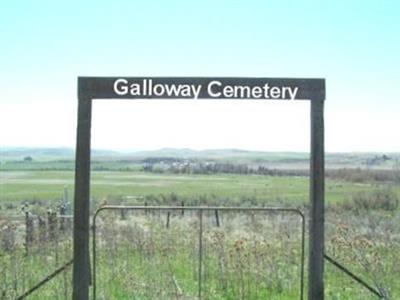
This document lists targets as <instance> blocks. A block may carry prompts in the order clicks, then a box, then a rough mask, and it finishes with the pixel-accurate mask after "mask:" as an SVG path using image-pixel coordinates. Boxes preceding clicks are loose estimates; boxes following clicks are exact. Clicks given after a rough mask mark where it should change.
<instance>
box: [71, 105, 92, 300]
mask: <svg viewBox="0 0 400 300" xmlns="http://www.w3.org/2000/svg"><path fill="white" fill-rule="evenodd" d="M91 114H92V100H91V99H85V98H79V104H78V128H77V143H76V162H75V197H74V268H73V300H87V299H88V298H89V284H90V261H89V205H90V204H89V197H90V129H91Z"/></svg>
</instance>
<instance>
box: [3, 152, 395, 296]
mask: <svg viewBox="0 0 400 300" xmlns="http://www.w3.org/2000/svg"><path fill="white" fill-rule="evenodd" d="M234 154H235V153H234ZM208 155H215V156H216V154H215V153H213V152H211V153H208ZM236 155H239V154H237V153H236ZM239 156H240V159H241V161H246V158H245V156H244V154H243V153H240V155H239ZM256 156H257V155H256ZM282 156H283V158H282ZM292 156H293V155H292ZM296 157H297V158H296ZM254 159H257V157H255V158H254V157H253V158H252V159H251V161H252V162H254ZM282 159H283V160H282ZM291 159H295V160H297V159H299V160H301V161H302V160H304V155H300V154H296V155H295V156H294V157H292V158H291ZM273 160H276V161H277V163H279V164H283V163H284V161H285V163H288V164H290V159H289V160H288V159H287V157H285V156H284V155H283V154H282V155H281V156H280V155H275V156H273V157H271V159H270V161H273ZM339 160H342V161H346V157H345V158H343V157H342V156H339V158H338V160H336V163H338V161H339ZM356 160H357V161H359V162H360V161H362V158H357V159H356ZM246 162H248V160H247V161H246ZM351 162H352V163H354V159H353V160H351ZM297 163H298V161H297V162H296V164H297ZM123 165H124V163H123V162H122V161H117V162H116V161H107V160H102V161H99V162H97V163H95V164H93V167H94V168H93V170H92V172H91V198H92V205H91V206H92V211H93V210H94V209H95V208H97V207H99V206H101V205H103V204H105V203H107V204H120V203H123V204H144V202H147V203H148V204H149V205H152V204H165V205H170V204H178V205H179V204H180V203H181V202H184V203H185V205H222V206H224V205H229V206H236V205H237V206H262V205H266V206H291V207H299V208H300V209H301V210H302V211H304V212H305V213H306V215H307V211H308V201H309V199H308V198H309V178H308V177H306V176H269V175H268V176H267V175H255V174H252V175H245V174H224V173H217V174H198V175H194V174H172V173H168V172H166V173H152V172H144V171H141V168H140V165H138V163H137V162H131V163H130V164H127V165H125V166H128V167H126V168H124V167H122V166H123ZM386 167H387V166H386ZM347 175H348V173H347ZM350 175H351V174H350ZM356 175H357V178H356V180H348V178H351V176H350V177H346V179H347V180H345V179H344V178H343V179H340V177H338V176H336V179H330V178H328V179H327V180H326V199H325V200H326V204H327V213H326V251H327V253H328V254H329V255H330V256H333V257H334V258H335V259H337V260H339V261H340V262H341V263H342V264H344V265H345V266H346V267H348V268H349V269H350V270H352V271H353V272H355V273H356V274H358V275H360V276H361V277H362V278H363V279H364V280H366V281H367V282H368V283H369V284H371V285H372V286H374V288H376V289H378V290H379V291H380V292H381V293H382V294H385V295H386V299H399V298H400V285H398V283H397V280H396V279H397V278H399V277H400V256H399V255H400V240H399V237H398V232H400V213H399V209H398V208H397V207H398V198H399V197H400V185H399V184H398V183H396V182H392V181H384V180H383V181H382V180H380V181H376V180H371V178H372V177H371V176H365V178H364V179H363V171H360V170H358V171H357V173H356ZM369 175H371V174H369ZM360 176H361V177H360ZM360 178H361V180H359V179H360ZM394 178H395V177H394ZM65 187H66V188H67V189H68V194H69V201H70V203H72V198H73V189H74V171H73V164H72V162H71V161H70V160H67V161H59V160H57V161H48V160H43V161H36V162H20V161H18V162H17V161H10V162H8V163H7V164H4V163H2V164H1V166H0V208H1V209H0V223H1V224H0V225H1V226H0V229H1V231H0V242H1V248H0V267H1V269H2V270H4V272H2V274H1V276H2V277H1V279H0V282H1V284H0V299H14V298H15V297H16V295H20V294H21V293H22V292H23V291H25V290H26V289H27V288H29V287H30V286H32V285H33V284H34V283H35V282H38V281H39V280H41V279H42V278H44V277H45V276H46V275H47V274H49V273H50V272H52V271H53V270H54V269H55V268H57V267H58V266H60V265H62V263H63V262H64V261H67V260H68V259H69V258H70V256H71V240H70V237H71V232H63V233H60V235H57V236H58V237H59V238H54V237H53V238H49V236H47V239H46V241H45V242H40V241H39V238H38V237H36V238H35V240H34V241H33V242H32V245H31V246H30V250H29V252H28V253H26V249H25V247H24V235H25V229H24V228H25V227H24V222H23V217H24V216H23V214H22V212H21V206H22V204H23V203H29V209H30V212H31V213H32V214H34V215H41V216H44V218H46V211H47V210H48V209H49V208H50V209H52V210H53V211H58V206H59V204H60V203H61V199H62V198H63V193H64V188H65ZM12 216H17V217H18V219H15V220H13V219H12ZM204 222H205V223H204V226H205V229H204V240H203V242H204V247H205V248H204V251H205V252H204V262H203V263H204V266H203V271H202V272H203V276H204V278H203V280H204V281H203V290H202V293H203V294H202V296H203V299H281V300H287V299H297V298H298V295H299V294H298V293H299V286H298V284H299V277H298V274H299V269H298V268H299V266H298V262H299V247H298V246H299V223H298V219H296V218H295V219H293V218H291V217H288V216H283V215H282V216H268V217H267V218H264V217H260V216H258V217H255V218H254V217H252V216H249V215H247V216H246V215H235V216H234V215H228V216H223V215H221V227H217V226H216V225H215V220H214V218H213V216H212V215H211V216H209V215H208V216H206V217H205V220H204ZM98 225H99V229H98V230H99V236H98V241H99V245H98V246H99V248H98V255H99V257H98V258H99V261H98V273H97V275H98V280H99V289H98V296H99V297H98V298H99V299H187V300H188V299H197V298H196V297H197V293H198V289H197V288H198V277H197V276H198V269H197V268H198V217H197V216H196V215H186V216H185V217H184V218H182V217H180V216H177V215H176V216H175V215H173V216H172V217H171V223H170V226H169V228H166V215H162V214H161V215H160V214H157V215H151V216H150V217H149V216H148V217H145V216H143V215H141V216H136V215H133V214H129V215H128V214H127V215H122V214H120V213H118V214H110V213H104V214H102V216H101V218H100V220H99V224H98ZM36 234H40V233H39V232H38V231H36ZM10 249H11V251H10ZM70 292H71V273H70V272H67V273H64V274H63V275H62V276H58V277H57V278H55V279H54V280H53V281H51V282H50V283H49V284H48V285H46V286H45V287H44V288H42V289H40V290H39V291H38V292H36V293H35V294H33V296H32V297H31V299H68V298H69V295H70ZM1 293H3V294H1ZM1 295H3V296H1ZM132 295H135V296H132ZM326 295H327V299H335V300H339V299H343V300H344V299H346V300H347V299H349V300H350V299H351V300H354V299H360V300H364V299H375V296H373V295H371V294H370V293H369V292H368V291H367V290H366V289H365V288H363V287H361V286H360V285H358V284H356V283H355V282H354V281H352V280H351V279H349V277H347V276H346V275H345V274H343V273H342V272H340V271H339V270H338V269H336V268H335V267H333V266H332V265H329V264H328V263H327V265H326ZM132 297H133V298H132Z"/></svg>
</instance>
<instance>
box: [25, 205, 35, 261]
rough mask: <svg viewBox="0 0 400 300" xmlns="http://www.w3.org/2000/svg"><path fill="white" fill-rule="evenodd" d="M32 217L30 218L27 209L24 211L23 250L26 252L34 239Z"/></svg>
mask: <svg viewBox="0 0 400 300" xmlns="http://www.w3.org/2000/svg"><path fill="white" fill-rule="evenodd" d="M33 230H34V228H33V219H32V218H31V216H30V214H29V211H26V212H25V250H26V254H28V253H29V248H30V246H31V245H32V243H33V240H34V236H33V234H34V232H33Z"/></svg>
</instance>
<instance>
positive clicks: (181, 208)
mask: <svg viewBox="0 0 400 300" xmlns="http://www.w3.org/2000/svg"><path fill="white" fill-rule="evenodd" d="M105 210H120V211H125V210H133V211H134V210H136V211H145V212H149V211H162V212H166V213H167V224H169V222H170V221H169V216H170V212H171V211H182V213H183V212H184V211H195V212H197V215H198V221H199V236H198V245H199V251H198V299H202V265H203V214H204V212H210V211H212V212H215V216H216V217H218V212H237V213H240V212H259V213H260V212H269V213H285V214H295V215H298V216H299V217H300V225H301V243H300V261H299V265H300V273H299V299H300V300H303V299H304V259H305V250H304V247H305V217H304V214H303V213H302V212H301V211H300V210H299V209H295V208H284V207H206V206H197V207H196V206H109V205H107V206H103V207H101V208H99V209H98V210H97V211H96V212H95V214H94V216H93V223H92V231H93V248H92V251H93V253H92V254H93V274H92V287H93V299H96V291H97V285H96V263H97V261H96V257H97V256H96V219H97V217H98V216H99V214H100V213H101V212H102V211H105ZM217 224H218V225H219V219H218V222H217Z"/></svg>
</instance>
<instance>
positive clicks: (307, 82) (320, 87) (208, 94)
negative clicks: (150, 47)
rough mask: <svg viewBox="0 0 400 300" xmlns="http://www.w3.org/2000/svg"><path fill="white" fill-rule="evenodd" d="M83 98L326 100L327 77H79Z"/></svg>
mask: <svg viewBox="0 0 400 300" xmlns="http://www.w3.org/2000/svg"><path fill="white" fill-rule="evenodd" d="M78 97H79V99H195V100H196V99H227V100H229V99H256V100H313V101H322V100H324V99H325V80H324V79H293V78H229V77H228V78H219V77H213V78H208V77H207V78H203V77H79V78H78Z"/></svg>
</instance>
